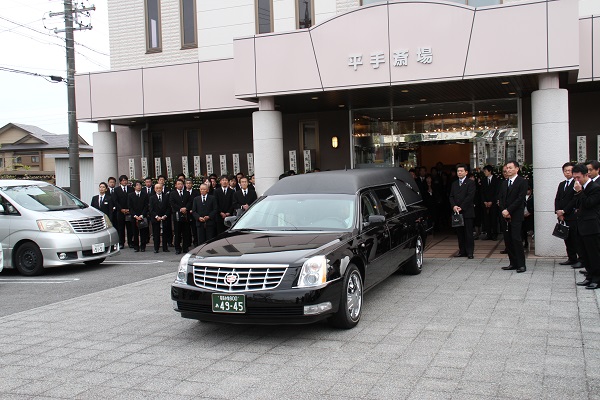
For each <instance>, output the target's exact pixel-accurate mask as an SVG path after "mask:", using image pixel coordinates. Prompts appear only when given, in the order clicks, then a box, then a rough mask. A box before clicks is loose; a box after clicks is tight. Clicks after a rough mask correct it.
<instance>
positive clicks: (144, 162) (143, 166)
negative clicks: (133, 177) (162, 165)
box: [141, 157, 148, 178]
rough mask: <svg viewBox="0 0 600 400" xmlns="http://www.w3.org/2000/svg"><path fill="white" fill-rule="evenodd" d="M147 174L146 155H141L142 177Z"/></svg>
mask: <svg viewBox="0 0 600 400" xmlns="http://www.w3.org/2000/svg"><path fill="white" fill-rule="evenodd" d="M147 176H148V157H142V176H141V177H142V178H146V177H147Z"/></svg>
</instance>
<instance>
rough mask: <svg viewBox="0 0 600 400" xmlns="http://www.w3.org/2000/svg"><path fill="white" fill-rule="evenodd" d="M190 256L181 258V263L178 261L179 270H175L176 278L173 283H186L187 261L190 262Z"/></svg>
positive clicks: (188, 254)
mask: <svg viewBox="0 0 600 400" xmlns="http://www.w3.org/2000/svg"><path fill="white" fill-rule="evenodd" d="M190 256H191V254H190V253H187V254H186V255H185V256H183V257H181V261H179V268H178V269H177V277H176V278H175V282H178V283H186V276H187V269H188V261H189V260H190Z"/></svg>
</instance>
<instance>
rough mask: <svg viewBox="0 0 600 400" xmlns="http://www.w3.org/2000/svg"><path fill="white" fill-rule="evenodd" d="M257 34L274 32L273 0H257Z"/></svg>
mask: <svg viewBox="0 0 600 400" xmlns="http://www.w3.org/2000/svg"><path fill="white" fill-rule="evenodd" d="M255 5H256V33H269V32H273V0H256V1H255Z"/></svg>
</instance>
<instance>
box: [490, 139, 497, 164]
mask: <svg viewBox="0 0 600 400" xmlns="http://www.w3.org/2000/svg"><path fill="white" fill-rule="evenodd" d="M490 158H491V159H495V160H496V161H497V160H498V146H497V145H496V143H495V142H491V143H490Z"/></svg>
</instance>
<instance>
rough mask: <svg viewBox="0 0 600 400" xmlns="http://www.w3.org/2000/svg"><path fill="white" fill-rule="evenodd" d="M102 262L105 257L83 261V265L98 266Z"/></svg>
mask: <svg viewBox="0 0 600 400" xmlns="http://www.w3.org/2000/svg"><path fill="white" fill-rule="evenodd" d="M104 260H106V257H103V258H97V259H95V260H89V261H84V262H83V263H84V264H85V265H100V264H102V263H103V262H104Z"/></svg>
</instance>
